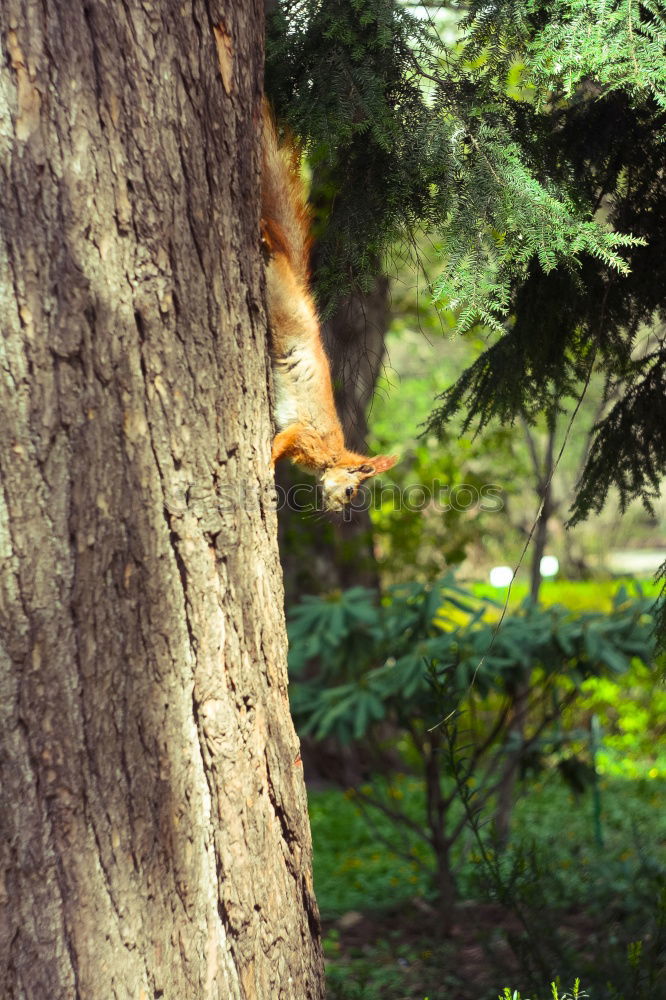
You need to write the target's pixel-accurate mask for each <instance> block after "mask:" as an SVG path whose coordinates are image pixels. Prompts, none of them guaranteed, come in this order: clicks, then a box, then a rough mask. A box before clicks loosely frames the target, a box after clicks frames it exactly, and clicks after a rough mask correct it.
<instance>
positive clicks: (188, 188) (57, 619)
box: [0, 0, 323, 1000]
mask: <svg viewBox="0 0 666 1000" xmlns="http://www.w3.org/2000/svg"><path fill="white" fill-rule="evenodd" d="M262 32H263V15H262V9H261V5H260V4H256V3H255V4H250V5H238V4H226V5H225V4H221V3H218V2H217V0H215V2H210V3H205V2H199V0H195V2H194V3H193V4H187V3H186V4H185V5H183V4H182V3H181V2H180V0H179V2H175V0H165V2H164V3H162V4H160V5H158V7H155V6H151V5H144V6H141V5H139V6H136V5H133V6H129V7H122V8H120V7H118V6H117V5H114V6H112V7H110V6H108V5H106V4H103V3H83V2H81V3H79V2H74V3H69V4H66V5H62V4H57V3H51V2H47V3H46V4H43V5H40V6H36V5H34V4H30V3H23V2H21V0H11V2H9V3H6V4H4V5H3V7H2V12H1V14H0V37H1V38H2V44H3V48H4V53H5V58H4V60H3V66H2V70H1V80H2V88H1V91H0V94H1V96H0V102H1V104H0V107H1V114H0V117H1V119H2V121H3V127H2V133H1V136H0V151H1V157H2V161H1V162H2V168H1V169H2V179H3V185H2V186H3V198H2V205H1V207H0V241H1V242H0V296H1V302H2V321H3V332H4V337H3V340H2V345H3V346H2V382H1V385H2V390H1V395H0V413H1V416H0V420H1V422H2V426H3V434H2V436H1V439H0V472H1V479H0V551H1V552H2V563H1V567H0V580H1V583H0V621H1V626H2V645H1V649H0V667H1V672H0V693H1V697H0V711H1V713H2V720H1V725H0V730H1V736H0V739H1V741H2V751H1V754H0V761H1V765H2V779H1V786H2V795H3V806H2V809H1V810H0V815H1V816H2V825H3V833H2V837H1V838H0V845H1V846H0V859H1V860H0V871H1V872H2V880H1V884H2V891H1V893H0V903H1V905H2V912H3V919H2V923H1V924H0V983H1V986H0V992H1V993H2V995H3V997H7V998H14V997H15V998H18V997H25V998H34V1000H41V998H43V997H46V996H48V997H51V998H53V1000H60V998H62V1000H65V998H67V1000H71V998H72V997H81V998H83V997H85V998H86V1000H95V998H100V1000H108V998H109V997H110V996H116V997H128V998H129V997H132V998H144V1000H146V998H148V997H150V998H153V997H155V998H157V997H161V996H165V997H166V996H174V997H178V998H182V1000H186V998H195V997H196V998H197V1000H200V998H204V997H210V998H212V997H220V998H222V997H223V998H224V1000H227V998H231V997H233V998H237V1000H242V998H249V997H257V998H262V1000H268V998H271V1000H272V998H274V997H278V996H280V997H285V998H293V1000H302V998H304V997H307V998H313V1000H314V998H319V997H321V996H322V995H323V986H322V963H321V955H320V950H319V946H318V936H317V935H318V916H317V909H316V904H315V902H314V898H313V893H312V881H311V867H310V835H309V830H308V823H307V815H306V802H305V793H304V786H303V777H302V769H301V767H300V764H299V756H298V753H299V751H298V741H297V739H296V736H295V733H294V730H293V728H292V724H291V721H290V716H289V706H288V700H287V690H286V688H287V678H286V640H285V632H284V625H283V613H282V587H281V577H280V568H279V564H278V558H277V549H276V544H275V534H276V531H275V527H276V526H275V517H274V514H273V513H272V511H271V505H270V502H269V501H270V497H269V496H268V495H267V492H266V491H267V489H268V488H269V486H270V484H271V483H272V476H271V474H270V471H269V453H270V440H271V426H270V420H269V409H268V394H267V373H268V362H267V352H266V323H265V317H264V313H263V308H262V262H261V256H260V252H259V240H258V215H259V198H258V195H259V176H258V171H259V163H258V144H259V127H258V126H259V121H260V110H261V92H262V85H261V81H262V64H261V60H262ZM241 491H243V492H242V493H241ZM241 497H242V498H243V499H240V498H241Z"/></svg>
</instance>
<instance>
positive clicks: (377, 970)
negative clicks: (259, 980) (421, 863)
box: [310, 776, 666, 1000]
mask: <svg viewBox="0 0 666 1000" xmlns="http://www.w3.org/2000/svg"><path fill="white" fill-rule="evenodd" d="M396 787H397V788H399V789H400V790H401V791H402V793H403V795H404V804H406V806H407V808H408V810H409V812H410V814H411V815H413V816H416V815H418V814H419V811H420V809H421V790H420V787H419V783H418V781H416V780H415V779H412V778H403V779H402V781H399V782H398V783H397V785H396ZM523 791H525V790H523ZM310 801H311V817H312V831H313V839H314V870H315V890H316V892H317V898H318V900H319V905H320V909H321V912H322V917H323V918H324V923H325V928H326V933H325V937H324V947H325V954H326V961H327V978H328V990H329V992H328V997H329V1000H424V997H428V998H429V1000H451V998H456V1000H463V998H464V1000H495V998H496V997H497V996H498V993H500V992H501V988H502V986H503V983H504V982H506V978H504V979H503V976H505V975H506V969H502V968H501V967H500V968H497V969H494V968H493V964H492V962H493V959H492V955H493V952H495V953H497V949H498V948H499V949H500V950H501V948H502V947H506V946H505V945H503V944H502V939H504V940H506V939H507V936H509V931H508V930H507V928H508V926H509V925H508V923H507V926H505V927H502V926H498V927H497V928H494V929H492V928H490V929H486V931H485V932H484V933H485V937H483V935H482V937H481V940H482V941H485V942H486V943H487V947H488V954H487V955H483V963H481V965H479V962H478V959H477V962H476V965H474V964H472V967H471V970H470V969H469V968H467V970H465V968H464V967H463V968H461V960H462V961H463V962H464V959H465V949H464V945H465V933H464V932H463V933H462V935H459V940H458V941H457V943H453V942H451V941H442V940H438V939H437V938H436V936H435V935H434V933H433V932H430V933H428V931H427V930H426V931H425V932H423V931H421V932H415V933H414V932H413V928H412V927H411V923H412V921H413V920H414V915H415V914H416V912H417V911H416V910H415V908H414V907H413V905H412V900H413V898H414V897H415V896H419V897H421V898H426V899H427V898H428V893H429V886H428V880H427V878H426V876H425V875H424V874H423V873H422V872H420V871H419V870H418V869H417V867H416V866H415V865H414V864H410V863H409V861H407V860H405V859H403V858H400V857H397V856H396V855H395V854H392V853H391V851H390V850H388V849H387V848H386V847H384V846H383V844H382V843H381V841H380V840H379V837H381V838H386V839H390V838H391V837H393V836H394V835H395V832H394V831H393V829H392V828H391V825H390V823H389V822H388V821H387V820H386V819H385V818H384V817H382V816H379V817H377V819H376V827H375V831H374V832H373V831H372V830H371V829H370V828H369V827H368V825H367V824H366V822H365V821H364V819H363V817H362V816H361V814H360V813H359V812H358V810H357V808H356V807H355V805H354V803H353V801H352V800H350V799H349V798H347V797H345V795H344V794H342V793H340V792H334V791H324V792H316V793H312V794H311V796H310ZM601 804H602V833H603V837H604V844H603V847H600V846H599V844H598V843H597V842H596V841H595V835H594V824H593V818H592V798H591V795H590V794H588V793H586V794H583V795H581V796H578V797H575V796H574V795H572V793H570V792H569V791H568V790H567V788H566V787H564V786H563V784H562V782H561V781H560V780H559V778H556V777H554V776H553V777H552V778H551V779H549V780H545V781H543V782H536V783H532V784H531V785H530V787H529V789H528V790H527V793H526V794H525V795H524V796H523V798H522V799H521V800H520V801H519V802H518V804H517V807H516V811H515V822H514V830H515V835H514V839H513V845H512V848H511V849H510V850H509V852H508V853H507V855H506V857H505V859H504V861H503V862H502V868H503V870H504V871H505V874H506V877H507V881H508V879H509V877H510V876H509V872H510V870H511V869H513V871H514V873H515V871H517V870H519V869H520V866H521V864H522V865H523V866H524V870H523V874H522V876H520V877H519V878H518V880H517V882H516V890H515V892H516V898H519V899H520V905H521V907H523V908H526V912H528V913H530V914H532V918H531V919H534V932H535V934H536V935H537V936H538V938H541V939H547V938H550V935H552V934H553V932H555V933H559V930H558V928H559V926H560V923H561V922H563V923H564V925H565V926H564V938H565V939H567V935H568V940H569V945H570V946H571V947H570V948H569V952H570V954H568V953H567V951H566V948H565V949H564V951H563V955H564V956H565V958H563V959H562V962H563V965H562V966H557V967H556V969H553V973H552V974H555V971H557V970H558V969H559V971H561V973H562V974H563V975H564V976H565V977H569V976H571V977H573V976H574V975H577V974H580V975H581V977H582V979H583V982H584V983H585V984H589V983H590V980H594V977H595V975H596V974H599V975H601V979H602V981H603V982H606V980H607V979H610V980H611V981H613V982H618V980H622V985H623V986H625V985H626V984H625V983H624V979H631V976H632V975H633V971H632V969H631V968H630V966H629V965H628V959H627V951H628V948H630V947H632V946H631V944H630V942H631V941H632V940H635V941H643V939H645V941H644V944H645V947H646V948H647V947H648V946H649V944H650V940H651V939H650V935H651V934H652V933H653V930H651V929H650V928H653V926H654V921H655V914H656V909H657V896H658V895H659V887H660V886H661V887H662V892H664V893H665V895H666V889H664V887H666V808H665V806H666V781H664V780H663V779H661V778H654V779H642V780H638V781H629V780H626V779H621V778H612V779H604V780H602V782H601ZM457 861H458V864H459V886H460V891H461V897H462V899H463V900H465V899H468V900H474V899H476V900H477V901H478V900H480V899H482V898H483V897H484V895H485V896H486V898H492V891H491V887H490V886H489V883H488V878H487V874H486V872H485V868H484V866H483V864H482V863H481V859H480V858H479V854H478V849H477V848H476V846H475V845H474V844H473V843H472V842H471V841H470V840H468V841H467V842H466V843H465V842H463V843H462V845H461V850H460V851H459V852H458V858H457ZM521 880H522V881H521ZM468 905H469V906H471V907H472V910H471V911H467V912H468V913H469V917H468V919H471V920H472V925H473V923H474V913H475V912H476V909H475V908H477V907H478V910H479V912H482V907H483V904H481V903H478V902H477V903H474V902H470V903H469V904H468ZM351 910H354V911H360V912H361V913H365V914H367V915H368V917H369V918H370V920H371V921H372V920H373V919H374V920H375V921H376V923H375V925H374V926H376V927H377V928H378V930H377V932H376V933H375V934H374V936H373V933H372V929H371V930H370V931H366V932H365V935H364V939H363V940H362V941H360V942H359V943H357V944H352V945H351V946H343V941H342V940H341V937H344V935H342V936H341V934H340V931H339V930H338V929H337V927H336V925H335V924H334V923H333V921H335V920H336V918H339V917H340V915H341V914H343V913H347V912H348V911H351ZM387 910H388V911H392V917H391V919H390V920H389V921H388V922H386V921H384V923H382V918H381V916H380V913H379V912H378V911H384V912H386V911H387ZM396 911H397V912H396ZM463 912H465V911H463ZM401 914H402V917H401ZM572 914H573V916H572ZM401 919H402V920H403V921H404V928H403V930H401V929H400V926H397V927H396V926H395V924H396V921H397V922H398V925H399V924H400V920H401ZM567 921H569V926H566V925H567ZM580 921H582V926H583V928H584V929H583V930H580V928H579V926H578V923H577V922H580ZM426 924H427V922H426ZM435 925H436V921H435V924H433V926H435ZM371 927H372V924H371ZM574 939H576V940H575V942H574V944H571V942H572V941H573V940H574ZM461 941H462V943H461ZM551 943H552V942H550V941H549V942H548V946H549V947H550V944H551ZM468 944H469V943H468ZM474 947H476V948H477V951H478V950H479V947H478V945H477V944H476V942H475V943H474ZM484 947H485V945H484ZM525 947H530V943H529V942H528V943H527V945H525ZM567 947H569V946H567ZM640 947H643V945H641V946H640ZM572 949H573V951H572ZM468 950H472V949H471V946H470V947H468ZM461 956H462V959H461ZM565 959H566V963H568V964H565ZM484 963H485V965H484ZM600 969H601V972H600V971H599V970H600ZM604 977H605V978H604ZM514 981H515V982H516V983H517V985H518V986H519V987H521V988H523V987H525V993H526V994H527V995H528V996H531V997H533V1000H536V998H537V996H538V997H547V996H549V995H550V994H549V992H548V989H547V981H546V980H545V979H544V981H543V989H541V990H539V989H535V987H534V983H533V982H531V983H529V984H528V982H527V973H526V972H524V971H521V974H520V975H519V976H518V978H516V979H515V980H514ZM528 986H529V991H528V989H527V987H528ZM600 990H601V991H600ZM618 996H619V994H617V993H616V994H614V993H613V992H612V991H610V989H609V991H608V992H607V991H606V989H605V987H604V988H603V989H601V987H599V984H598V982H597V984H596V990H592V991H591V992H590V997H591V1000H610V998H611V997H612V998H617V997H618ZM656 996H657V994H656V993H655V994H654V997H655V1000H656ZM639 997H640V1000H643V997H647V998H649V1000H652V994H651V993H650V992H648V993H643V992H639V991H636V992H634V993H627V994H626V1000H638V998H639Z"/></svg>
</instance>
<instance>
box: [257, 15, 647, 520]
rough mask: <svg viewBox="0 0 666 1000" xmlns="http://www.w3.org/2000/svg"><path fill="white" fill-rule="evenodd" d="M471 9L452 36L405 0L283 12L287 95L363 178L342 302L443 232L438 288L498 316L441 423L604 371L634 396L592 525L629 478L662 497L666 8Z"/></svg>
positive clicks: (336, 263)
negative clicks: (648, 343) (395, 250)
mask: <svg viewBox="0 0 666 1000" xmlns="http://www.w3.org/2000/svg"><path fill="white" fill-rule="evenodd" d="M462 10H463V13H464V14H465V15H466V16H465V17H463V19H462V21H460V24H459V30H458V32H457V35H456V37H455V39H454V40H453V41H452V40H450V39H449V40H446V39H444V38H443V37H442V35H441V33H440V32H439V30H438V25H437V24H436V23H435V22H434V21H433V20H432V19H430V20H428V19H425V20H423V19H422V20H417V19H416V18H414V17H413V16H412V14H411V13H410V11H408V10H406V9H405V8H404V7H403V6H401V5H400V4H398V3H397V2H395V0H357V2H354V3H345V2H343V0H340V2H335V3H330V4H326V5H320V4H318V3H316V2H315V0H313V2H308V0H306V2H303V3H298V4H292V3H291V2H288V0H284V2H283V3H281V4H277V5H276V7H275V9H274V12H273V15H272V18H271V22H270V24H271V32H270V35H269V49H268V52H269V60H268V70H269V72H268V78H267V81H268V89H269V93H270V94H271V95H272V96H273V98H274V100H275V102H276V105H277V107H278V110H279V111H280V112H281V113H282V114H283V115H284V116H285V118H286V119H287V121H288V122H289V123H290V125H291V127H292V128H293V129H294V130H295V131H296V133H297V134H298V135H299V136H301V137H302V138H303V141H304V142H306V144H307V145H308V149H309V150H310V154H311V158H312V162H313V163H314V164H315V167H316V165H317V164H318V163H319V162H320V161H323V162H325V163H326V165H327V169H328V171H329V176H330V177H331V178H332V183H333V185H334V188H335V190H336V191H337V192H342V193H343V194H342V196H341V197H340V198H339V199H338V200H333V202H332V208H331V211H330V213H329V216H328V218H327V219H326V220H325V221H326V225H325V229H324V232H323V234H322V236H321V237H320V248H321V249H320V260H321V263H320V267H319V269H318V273H317V276H318V286H319V289H320V295H321V299H322V303H323V305H324V307H325V308H326V306H327V304H330V303H332V302H333V301H334V300H335V298H336V296H337V295H339V294H340V290H341V289H342V290H344V289H345V288H347V287H348V286H349V285H350V284H354V282H356V283H358V284H360V286H361V287H363V286H364V284H366V285H367V283H368V282H369V281H370V275H371V273H372V271H373V266H374V265H373V262H374V261H376V259H377V257H378V255H379V256H381V255H382V254H384V253H386V252H387V251H388V249H389V248H390V247H391V246H392V245H394V244H395V242H396V241H399V240H402V241H403V242H406V243H408V244H409V243H413V242H414V238H415V227H416V226H417V225H418V226H420V227H424V228H425V229H426V231H427V232H428V233H429V234H430V235H431V238H432V239H433V240H435V241H436V243H437V247H438V250H439V254H440V259H441V268H440V273H439V275H438V276H437V277H436V279H435V280H434V282H433V291H434V295H435V298H436V300H438V301H440V302H443V303H446V304H447V305H449V306H450V308H452V309H453V310H454V312H455V314H456V322H457V328H458V330H459V331H461V332H465V331H468V330H470V329H472V328H473V327H474V326H475V325H476V324H479V323H481V324H483V325H484V326H485V327H486V330H487V333H488V335H489V336H490V339H491V345H490V346H489V348H488V351H487V352H486V353H485V354H483V355H482V356H481V358H479V359H478V360H477V361H476V362H475V364H474V365H472V366H470V368H469V370H468V371H467V372H466V373H464V375H463V376H462V377H461V378H460V379H459V381H458V382H457V383H456V385H455V387H453V388H452V389H451V390H450V392H448V393H447V394H446V396H445V397H444V399H443V401H442V405H441V406H440V407H439V408H437V409H436V410H435V412H434V413H433V418H432V421H431V428H432V429H433V430H435V431H437V432H439V431H440V430H441V429H442V428H443V427H444V426H445V423H446V421H447V420H448V419H449V418H450V416H451V415H452V414H453V413H455V412H456V411H457V410H459V409H460V408H462V409H464V413H465V416H466V418H467V422H468V426H470V427H474V428H476V429H481V428H485V427H486V425H487V424H488V421H489V420H490V419H491V417H493V416H497V417H499V418H500V419H501V420H502V421H503V422H505V423H506V422H509V421H512V420H513V419H515V418H516V417H517V416H518V415H519V414H521V413H526V414H527V416H528V420H530V419H533V418H534V416H535V414H536V413H537V412H539V411H545V412H547V413H548V412H551V413H553V412H556V411H557V409H558V407H559V405H560V402H559V401H560V400H561V399H562V398H563V397H564V396H573V397H575V398H578V397H580V395H581V393H582V392H583V391H584V389H585V387H586V385H587V383H588V381H589V378H590V376H591V373H592V369H593V368H595V367H596V369H597V370H598V371H600V372H601V374H602V375H603V377H605V379H606V380H607V389H608V392H609V394H610V393H615V392H616V391H617V388H618V384H619V386H620V387H621V392H620V396H619V398H618V399H617V401H616V403H615V405H614V406H613V407H612V408H610V410H609V412H608V414H607V415H606V416H605V417H604V419H603V421H602V422H601V423H600V424H599V427H598V429H597V432H596V435H595V438H594V441H593V443H592V447H591V449H590V455H589V460H588V463H587V466H586V468H585V471H584V473H583V477H582V481H581V489H580V491H579V494H578V499H577V501H576V504H575V508H574V519H575V520H577V519H580V518H583V517H585V516H586V515H587V514H588V513H589V512H590V511H592V510H599V509H600V507H601V506H603V503H604V502H605V500H606V497H607V496H608V491H609V489H610V488H611V487H612V486H613V485H615V486H617V488H618V489H619V491H620V497H621V502H622V505H623V506H625V505H626V504H627V503H628V502H629V501H630V500H631V499H632V498H635V497H640V498H641V499H643V500H644V501H645V503H646V504H648V505H649V504H650V502H651V498H653V497H654V494H655V492H656V491H657V489H658V485H659V481H660V477H661V476H662V475H663V473H664V471H666V444H665V442H664V431H663V428H664V426H666V422H665V421H664V420H663V406H664V402H663V401H664V399H665V398H666V393H665V392H664V388H665V386H664V381H663V367H664V365H663V362H664V356H663V344H662V341H661V339H659V338H658V337H657V338H656V340H655V342H654V345H653V350H651V351H649V352H644V354H643V356H642V358H641V359H640V362H637V361H636V359H635V358H633V356H632V352H633V350H634V345H635V339H636V335H637V332H638V330H639V328H640V326H641V324H644V323H646V322H647V321H649V320H651V319H653V318H654V316H655V314H659V313H660V311H663V302H662V294H663V293H662V292H661V291H660V289H663V287H665V283H664V282H663V281H656V280H655V275H654V270H653V269H654V267H655V266H657V267H659V266H660V262H661V261H662V260H663V259H666V255H664V254H663V253H661V246H662V242H663V228H664V227H663V225H662V223H661V220H662V217H663V211H664V205H663V201H664V199H663V191H662V188H663V171H661V169H660V165H659V164H660V162H661V155H662V136H663V106H664V76H663V65H664V47H665V43H666V6H665V5H664V4H663V2H661V0H650V2H648V3H641V4H632V3H630V2H628V0H621V2H620V0H618V2H616V3H613V4H611V5H610V7H608V5H607V4H601V5H599V4H596V3H594V2H590V0H580V2H579V0H575V2H572V0H559V2H555V3H553V2H550V0H548V2H546V0H544V2H543V3H538V4H532V3H529V4H527V3H524V2H522V0H515V2H512V3H509V4H503V5H497V6H495V5H487V4H484V3H482V2H479V3H477V2H471V3H469V4H466V5H462ZM516 71H517V74H518V75H517V82H516V81H515V80H514V83H513V85H512V84H511V74H512V73H513V74H514V76H515V74H516ZM629 271H631V275H630V276H629V277H628V274H629ZM331 307H332V306H331ZM507 319H509V322H508V323H507V322H506V321H507Z"/></svg>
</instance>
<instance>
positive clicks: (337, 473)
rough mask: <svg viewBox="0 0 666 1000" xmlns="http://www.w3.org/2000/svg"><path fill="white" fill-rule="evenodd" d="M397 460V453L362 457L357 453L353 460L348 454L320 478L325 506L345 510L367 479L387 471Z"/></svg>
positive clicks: (326, 470) (329, 508) (327, 508)
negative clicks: (350, 459)
mask: <svg viewBox="0 0 666 1000" xmlns="http://www.w3.org/2000/svg"><path fill="white" fill-rule="evenodd" d="M397 461H398V459H397V456H396V455H375V456H374V457H373V458H360V459H359V456H357V455H356V456H354V461H352V462H350V461H349V456H346V457H345V458H344V460H343V461H341V462H338V463H337V464H336V465H333V466H330V467H329V468H328V469H325V470H324V472H323V473H322V475H321V479H320V482H321V486H322V493H323V499H324V507H325V508H326V510H344V508H345V507H346V506H347V504H348V503H351V501H352V500H353V499H354V497H355V496H356V494H357V493H358V488H359V486H360V485H361V483H362V482H363V481H364V480H365V479H370V477H371V476H376V475H378V473H380V472H386V470H387V469H390V468H392V467H393V466H394V465H395V463H396V462H397Z"/></svg>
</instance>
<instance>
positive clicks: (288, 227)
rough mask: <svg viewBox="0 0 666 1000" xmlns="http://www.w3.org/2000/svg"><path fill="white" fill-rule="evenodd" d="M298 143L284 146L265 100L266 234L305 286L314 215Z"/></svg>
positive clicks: (263, 192) (263, 180) (263, 221)
mask: <svg viewBox="0 0 666 1000" xmlns="http://www.w3.org/2000/svg"><path fill="white" fill-rule="evenodd" d="M299 160H300V154H299V150H298V148H297V147H296V145H295V144H294V143H286V144H283V145H280V143H279V141H278V137H277V132H276V129H275V122H274V120H273V116H272V115H271V112H270V109H269V107H268V103H267V102H266V100H264V108H263V135H262V175H261V224H262V234H263V237H264V239H265V241H266V243H267V244H268V248H269V250H270V251H271V252H273V253H283V254H284V255H285V256H286V258H287V260H288V261H289V263H290V265H291V268H292V270H293V272H294V274H295V275H296V277H297V278H298V280H299V281H300V282H301V283H302V284H303V285H307V284H308V280H309V272H310V264H309V261H310V213H309V211H308V206H307V201H306V196H305V188H304V185H303V181H302V179H301V176H300V171H299Z"/></svg>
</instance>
